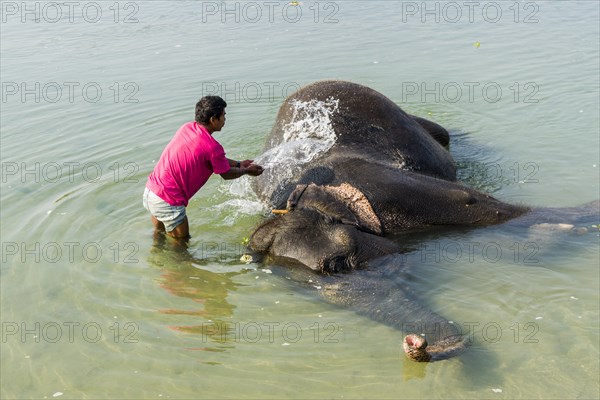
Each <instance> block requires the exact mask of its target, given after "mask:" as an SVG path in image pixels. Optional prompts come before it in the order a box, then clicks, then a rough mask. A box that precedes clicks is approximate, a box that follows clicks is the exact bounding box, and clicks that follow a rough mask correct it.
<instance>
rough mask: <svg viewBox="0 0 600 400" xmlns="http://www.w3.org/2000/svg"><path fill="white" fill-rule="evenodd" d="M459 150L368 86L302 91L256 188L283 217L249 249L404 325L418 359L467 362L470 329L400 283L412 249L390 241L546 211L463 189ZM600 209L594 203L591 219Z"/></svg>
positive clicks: (273, 138) (322, 84)
mask: <svg viewBox="0 0 600 400" xmlns="http://www.w3.org/2000/svg"><path fill="white" fill-rule="evenodd" d="M448 144H449V133H448V131H447V130H446V129H444V128H443V127H442V126H440V125H438V124H437V123H435V122H432V121H429V120H426V119H424V118H420V117H417V116H413V115H409V114H407V113H406V112H404V111H403V110H402V109H401V108H400V107H399V106H398V105H396V104H395V103H394V102H393V101H391V100H390V99H388V98H387V97H385V96H384V95H382V94H381V93H379V92H377V91H375V90H373V89H371V88H368V87H366V86H363V85H359V84H356V83H351V82H344V81H319V82H315V83H312V84H309V85H308V86H305V87H303V88H301V89H300V90H298V91H297V92H296V93H294V94H292V95H291V96H289V97H288V98H287V99H286V100H285V101H284V103H283V105H282V106H281V108H280V110H279V112H278V115H277V119H276V122H275V124H274V126H273V129H272V131H271V133H270V135H269V137H268V139H267V144H266V146H265V150H264V152H263V155H262V156H261V157H260V158H261V163H263V164H267V165H269V164H270V165H271V166H270V167H268V168H267V169H266V170H265V172H264V173H263V175H262V176H261V177H260V178H259V179H257V180H255V182H254V190H255V192H256V193H257V195H258V197H259V198H260V199H261V200H263V201H265V202H267V203H269V204H270V205H271V206H272V207H274V208H275V209H276V210H277V211H274V212H277V213H278V214H279V215H275V216H273V217H271V218H269V219H267V220H266V221H264V222H263V223H261V224H260V225H259V226H258V227H257V228H256V229H255V230H254V232H253V233H252V235H251V237H250V242H249V249H250V251H252V252H253V253H254V254H257V255H262V256H266V257H267V258H268V260H269V262H272V263H277V264H283V265H287V266H290V267H291V268H290V270H291V271H292V273H293V274H296V275H298V276H302V274H313V278H312V280H314V279H318V280H319V282H321V283H320V285H322V286H323V288H324V289H323V290H321V291H320V292H321V294H322V295H323V296H324V297H325V298H326V299H327V300H328V301H331V302H332V303H335V304H340V305H343V306H346V307H350V308H352V309H354V310H356V311H358V312H359V313H362V314H364V315H368V316H369V317H371V318H373V319H375V320H377V321H381V322H383V323H386V324H388V325H391V326H394V327H397V328H400V329H401V330H402V331H404V332H405V333H407V335H406V336H405V338H404V342H403V348H404V351H405V353H406V355H407V356H408V358H409V359H411V360H414V361H435V360H439V359H445V358H448V357H450V356H453V355H456V354H459V353H460V352H462V351H464V350H465V349H466V348H467V346H468V344H469V340H468V338H466V337H465V335H462V333H461V332H460V329H458V328H457V327H456V326H455V324H453V323H451V322H450V321H448V320H447V319H445V318H443V317H442V316H440V315H438V314H436V313H434V312H432V311H431V310H429V309H428V308H427V307H425V306H424V305H422V304H421V302H420V301H419V300H418V296H417V295H415V294H414V293H413V292H412V290H411V289H410V286H409V285H408V284H402V285H397V284H391V283H390V279H389V278H390V277H391V276H393V275H398V274H402V264H401V261H400V257H398V255H399V254H400V253H401V252H402V251H403V249H402V247H401V246H400V245H399V244H398V243H396V242H395V241H393V240H391V239H390V236H393V235H395V234H399V233H404V232H412V231H422V230H431V229H435V228H436V227H441V226H444V227H448V226H456V227H475V226H488V225H494V224H501V223H505V222H507V221H509V220H519V219H523V221H525V222H523V223H524V224H528V223H533V222H535V221H537V220H538V219H539V216H540V215H541V214H540V212H538V211H537V210H536V209H532V208H531V207H527V206H524V205H513V204H508V203H505V202H503V201H500V200H498V199H495V198H494V197H492V196H490V195H489V194H486V193H482V192H479V191H477V190H474V189H472V188H470V187H468V186H466V185H465V184H462V183H460V182H457V180H456V179H457V177H456V169H457V168H456V164H455V162H454V159H453V157H452V156H451V154H450V152H449V150H448ZM597 208H598V204H597V203H595V205H593V206H590V207H588V209H589V210H591V211H590V212H591V214H592V215H597V211H596V210H597ZM527 218H529V219H527ZM306 267H308V269H307V268H306ZM315 274H316V275H315ZM315 276H316V277H317V278H315ZM299 280H301V281H302V280H303V279H299ZM304 280H307V279H304Z"/></svg>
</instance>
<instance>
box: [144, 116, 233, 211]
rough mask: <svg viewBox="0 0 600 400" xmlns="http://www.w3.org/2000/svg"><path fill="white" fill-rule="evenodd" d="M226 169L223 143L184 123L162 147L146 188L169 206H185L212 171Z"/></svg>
mask: <svg viewBox="0 0 600 400" xmlns="http://www.w3.org/2000/svg"><path fill="white" fill-rule="evenodd" d="M227 171H229V162H228V161H227V158H225V150H223V146H221V144H219V142H217V141H216V140H215V139H214V138H213V137H212V135H211V134H210V133H209V132H208V130H207V129H206V128H205V127H203V126H202V125H200V124H199V123H197V122H188V123H186V124H184V125H183V126H182V127H181V128H179V129H178V130H177V132H176V133H175V136H174V137H173V139H171V142H170V143H169V144H168V145H167V147H165V150H164V151H163V153H162V155H161V156H160V159H159V160H158V163H156V166H155V167H154V171H152V173H151V174H150V175H149V176H148V182H147V183H146V187H147V188H148V189H150V190H151V191H152V192H154V193H155V194H156V195H157V196H158V197H160V198H161V199H163V200H164V201H166V202H167V203H169V204H170V205H172V206H187V205H188V201H189V200H190V199H191V198H192V196H193V195H194V194H196V192H197V191H198V190H200V188H201V187H202V186H204V184H205V183H206V181H207V180H208V178H210V176H211V175H212V174H213V173H215V174H223V173H225V172H227Z"/></svg>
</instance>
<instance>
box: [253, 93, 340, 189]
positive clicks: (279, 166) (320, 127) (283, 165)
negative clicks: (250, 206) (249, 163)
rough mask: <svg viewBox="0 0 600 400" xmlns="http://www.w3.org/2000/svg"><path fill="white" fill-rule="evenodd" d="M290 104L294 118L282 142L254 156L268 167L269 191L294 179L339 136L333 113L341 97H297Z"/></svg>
mask: <svg viewBox="0 0 600 400" xmlns="http://www.w3.org/2000/svg"><path fill="white" fill-rule="evenodd" d="M291 106H292V107H293V113H292V118H291V121H290V122H289V123H288V124H286V125H285V126H284V127H283V135H282V137H283V142H282V143H280V144H279V145H277V146H274V147H272V148H271V149H269V150H267V151H266V152H265V153H263V154H262V155H261V156H259V157H258V158H257V159H256V160H255V162H256V163H258V164H260V165H263V166H264V167H265V168H266V171H265V174H263V175H267V176H265V179H268V184H266V185H265V190H266V191H268V192H273V191H274V190H275V189H276V188H277V187H278V186H280V184H281V183H285V182H289V181H291V179H292V178H293V176H294V175H295V174H296V173H298V172H299V171H300V170H301V169H302V167H303V166H304V165H305V164H307V163H309V162H310V161H312V160H313V159H314V158H315V157H317V156H318V155H320V154H322V153H325V152H327V151H328V150H329V149H330V148H331V147H332V146H333V145H334V144H335V142H336V139H337V136H336V134H335V131H334V129H333V126H332V124H331V116H332V115H333V114H334V113H335V112H336V111H337V110H338V107H339V99H334V98H333V97H330V98H328V99H327V100H325V101H322V100H309V101H300V100H294V101H292V102H291Z"/></svg>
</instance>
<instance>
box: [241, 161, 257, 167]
mask: <svg viewBox="0 0 600 400" xmlns="http://www.w3.org/2000/svg"><path fill="white" fill-rule="evenodd" d="M253 162H254V160H244V161H240V167H241V168H248V167H249V166H250V165H252V163H253Z"/></svg>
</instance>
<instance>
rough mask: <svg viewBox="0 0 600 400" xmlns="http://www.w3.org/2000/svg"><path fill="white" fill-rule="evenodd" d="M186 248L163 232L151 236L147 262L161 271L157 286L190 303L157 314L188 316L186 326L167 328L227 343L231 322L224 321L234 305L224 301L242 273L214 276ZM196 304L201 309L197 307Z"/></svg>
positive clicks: (235, 286)
mask: <svg viewBox="0 0 600 400" xmlns="http://www.w3.org/2000/svg"><path fill="white" fill-rule="evenodd" d="M189 246H190V245H189V243H186V242H181V241H177V240H174V239H171V238H169V237H167V236H166V235H164V234H163V233H160V232H155V233H154V241H153V246H152V249H151V251H150V256H149V257H148V263H149V264H150V265H153V266H155V267H158V268H160V269H161V270H162V271H163V273H162V274H161V275H160V279H159V285H160V287H162V288H163V289H165V290H167V291H168V292H169V293H171V294H173V295H175V296H178V297H184V298H187V299H190V300H192V303H190V308H191V309H178V308H167V309H162V310H160V312H161V313H163V314H172V315H185V316H189V317H190V324H189V325H174V326H170V328H171V329H173V330H175V331H179V332H185V333H190V334H197V335H202V336H203V337H208V338H211V339H212V340H213V341H215V342H218V343H224V342H227V336H228V333H230V332H231V331H232V328H231V325H232V323H231V322H230V321H228V320H227V319H229V318H231V317H232V316H233V312H234V310H235V305H233V304H231V303H230V302H228V301H227V295H228V294H229V292H230V291H234V290H236V289H237V287H238V286H239V285H238V284H236V283H234V282H233V280H232V278H233V277H235V276H237V275H240V274H242V273H244V271H234V272H226V273H214V272H211V271H208V270H206V269H203V268H202V266H204V265H206V264H207V260H206V259H200V258H196V257H194V256H193V254H192V253H191V252H190V250H192V249H190V248H189ZM199 304H201V305H202V306H201V307H198V305H199ZM197 307H198V308H197ZM190 350H196V349H190ZM202 350H207V351H218V350H215V349H207V348H202Z"/></svg>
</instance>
